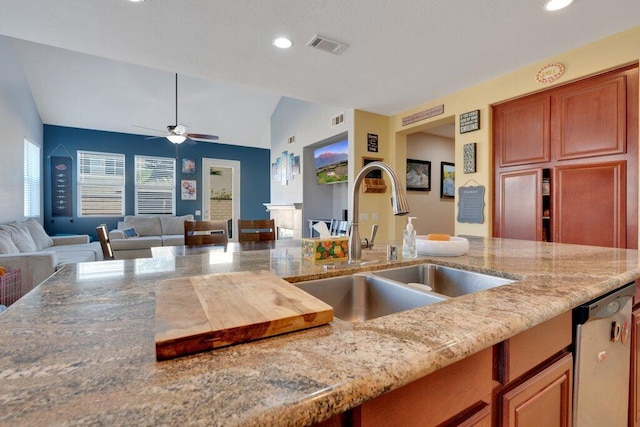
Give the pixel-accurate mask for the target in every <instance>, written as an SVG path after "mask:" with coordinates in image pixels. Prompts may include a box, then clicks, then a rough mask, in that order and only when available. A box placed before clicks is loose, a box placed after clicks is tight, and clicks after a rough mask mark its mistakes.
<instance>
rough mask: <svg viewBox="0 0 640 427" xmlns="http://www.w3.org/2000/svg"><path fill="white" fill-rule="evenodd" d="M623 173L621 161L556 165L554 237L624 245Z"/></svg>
mask: <svg viewBox="0 0 640 427" xmlns="http://www.w3.org/2000/svg"><path fill="white" fill-rule="evenodd" d="M626 175H627V170H626V162H625V161H622V160H619V161H613V162H602V163H580V164H575V165H567V166H558V167H557V168H556V170H555V182H556V185H555V186H554V197H555V203H554V206H555V210H554V213H553V219H554V226H555V227H554V229H555V236H554V237H555V239H554V240H556V241H559V242H562V243H575V244H581V245H593V246H608V247H614V248H624V247H626V243H627V240H626V237H627V227H626V217H627V216H626V211H627V209H626V207H627V206H626V199H627V198H626V194H627V181H626ZM635 209H636V210H637V207H636V208H635Z"/></svg>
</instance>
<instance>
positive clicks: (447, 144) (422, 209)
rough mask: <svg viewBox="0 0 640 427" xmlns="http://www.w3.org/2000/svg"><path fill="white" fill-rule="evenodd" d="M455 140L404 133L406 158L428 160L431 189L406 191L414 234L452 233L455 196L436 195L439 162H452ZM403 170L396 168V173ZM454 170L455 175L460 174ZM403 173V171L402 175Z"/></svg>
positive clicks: (453, 230) (438, 187) (438, 189)
mask: <svg viewBox="0 0 640 427" xmlns="http://www.w3.org/2000/svg"><path fill="white" fill-rule="evenodd" d="M454 145H455V141H454V140H453V139H451V138H443V137H441V136H436V135H429V134H426V133H422V132H419V133H415V134H413V135H408V136H407V158H408V159H417V160H428V161H430V162H431V191H407V201H408V202H409V207H410V209H411V214H410V215H411V216H414V217H416V219H415V220H413V225H414V228H415V230H416V233H418V235H423V234H429V233H445V234H454V233H455V217H454V206H455V200H452V199H441V198H440V163H441V162H453V161H454V156H455V151H454ZM405 172H406V169H405V168H399V170H398V173H399V174H403V173H405ZM460 176H461V174H460V172H456V177H460ZM405 177H406V175H405Z"/></svg>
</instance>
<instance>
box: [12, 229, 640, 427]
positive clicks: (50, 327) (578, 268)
mask: <svg viewBox="0 0 640 427" xmlns="http://www.w3.org/2000/svg"><path fill="white" fill-rule="evenodd" d="M470 241H471V250H470V252H469V254H468V255H465V256H461V257H450V258H445V257H441V258H435V257H434V258H429V257H419V259H417V260H411V261H407V262H404V261H402V260H400V261H395V262H391V263H387V262H386V261H384V257H385V253H384V247H380V248H379V249H376V250H374V251H364V254H363V257H364V258H365V259H368V260H380V261H379V262H377V263H374V264H371V265H367V266H364V267H360V268H352V267H350V266H346V265H340V266H338V268H336V269H333V270H328V271H327V270H325V269H324V268H323V267H322V265H321V264H318V265H316V264H313V263H311V262H309V261H306V260H301V259H300V249H299V247H298V246H297V243H294V244H290V245H282V246H279V247H276V248H275V249H272V250H262V251H252V252H236V253H232V252H229V253H220V252H218V253H215V254H200V255H190V256H183V257H175V258H173V257H162V258H149V259H138V260H124V261H103V262H94V263H84V264H75V265H68V266H66V267H65V268H63V269H62V270H61V271H59V272H58V273H56V274H55V275H54V276H53V277H52V278H50V279H49V280H48V281H46V282H45V283H43V284H42V285H40V286H39V287H37V288H36V289H34V290H33V291H32V292H30V293H29V294H28V295H26V296H25V297H24V298H22V299H21V300H19V301H18V302H17V303H15V304H14V305H13V306H11V307H10V308H9V309H8V310H7V311H6V312H4V313H3V314H0V408H1V409H0V425H30V426H31V425H61V424H64V425H78V424H108V425H158V424H163V425H175V424H188V425H193V424H197V425H199V424H206V425H225V426H226V425H243V426H244V425H269V426H272V425H307V424H312V423H314V422H318V421H321V420H324V419H327V418H329V417H330V416H331V415H333V414H337V413H341V412H344V411H346V410H348V409H350V408H353V407H355V406H357V405H359V404H361V403H362V402H364V401H366V400H369V399H372V398H374V397H376V396H379V395H381V394H383V393H385V392H388V391H390V390H392V389H394V388H397V387H400V386H402V385H404V384H407V383H409V382H411V381H413V380H416V379H418V378H420V377H423V376H424V375H426V374H428V373H431V372H433V371H435V370H438V369H439V368H442V367H444V366H446V365H449V364H451V363H453V362H456V361H458V360H461V359H463V358H465V357H467V356H469V355H470V354H473V353H475V352H477V351H480V350H482V349H484V348H487V347H489V346H492V345H493V344H496V343H498V342H500V341H503V340H505V339H507V338H509V337H511V336H513V335H515V334H517V333H519V332H522V331H524V330H526V329H528V328H530V327H532V326H535V325H537V324H539V323H542V322H544V321H546V320H548V319H551V318H553V317H555V316H557V315H559V314H562V313H564V312H566V311H568V310H571V309H572V308H574V307H575V306H577V305H579V304H581V303H584V302H587V301H589V300H591V299H593V298H595V297H598V296H600V295H602V294H603V293H606V292H608V291H611V290H614V289H616V288H618V287H620V286H622V285H624V284H626V283H628V282H630V281H632V280H634V279H636V278H639V277H640V263H639V256H638V252H637V251H635V250H622V249H609V248H596V247H587V246H577V245H559V244H549V243H540V242H529V241H518V240H507V239H492V238H487V239H481V238H473V239H470ZM425 260H429V261H432V262H435V263H438V264H444V265H450V266H454V267H461V268H464V269H471V270H476V271H481V272H489V273H492V274H499V275H502V276H505V277H510V278H517V279H519V280H518V281H517V282H515V283H513V284H508V285H504V286H501V287H497V288H494V289H490V290H487V291H482V292H477V293H474V294H469V295H466V296H462V297H458V298H454V299H450V300H447V301H444V302H441V303H438V304H434V305H430V306H427V307H422V308H417V309H413V310H409V311H405V312H401V313H397V314H393V315H389V316H385V317H381V318H378V319H373V320H370V321H367V322H363V323H360V324H351V323H347V322H344V321H341V320H338V319H335V320H334V321H333V322H332V323H331V324H329V325H326V326H321V327H317V328H313V329H308V330H305V331H299V332H294V333H290V334H286V335H281V336H278V337H273V338H268V339H264V340H260V341H254V342H251V343H247V344H240V345H235V346H230V347H226V348H222V349H217V350H213V351H210V352H206V353H201V354H198V355H194V356H188V357H183V358H179V359H174V360H170V361H165V362H157V361H156V359H155V346H154V312H155V284H156V282H157V281H159V280H163V279H167V278H174V277H181V276H190V275H200V274H210V273H218V272H231V271H244V270H259V269H266V270H271V271H272V272H274V273H275V274H277V275H279V276H281V277H284V278H286V279H287V280H289V281H291V282H296V281H301V280H308V279H312V278H317V277H321V276H326V275H341V274H349V273H350V272H352V271H354V270H358V269H360V270H371V269H379V268H385V267H389V266H390V265H391V266H400V265H406V264H411V263H418V262H424V261H425Z"/></svg>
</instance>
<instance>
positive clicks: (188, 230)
mask: <svg viewBox="0 0 640 427" xmlns="http://www.w3.org/2000/svg"><path fill="white" fill-rule="evenodd" d="M227 243H229V237H228V236H227V221H185V222H184V244H185V246H196V245H224V246H227Z"/></svg>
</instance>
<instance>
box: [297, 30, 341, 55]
mask: <svg viewBox="0 0 640 427" xmlns="http://www.w3.org/2000/svg"><path fill="white" fill-rule="evenodd" d="M307 46H309V47H313V48H316V49H320V50H322V51H325V52H329V53H333V54H334V55H340V54H341V53H342V52H344V50H345V49H346V48H348V47H349V46H348V45H346V44H344V43H340V42H337V41H333V40H329V39H328V38H326V37H322V36H319V35H317V34H316V35H315V36H313V38H312V39H311V41H310V42H309V43H307Z"/></svg>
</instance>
